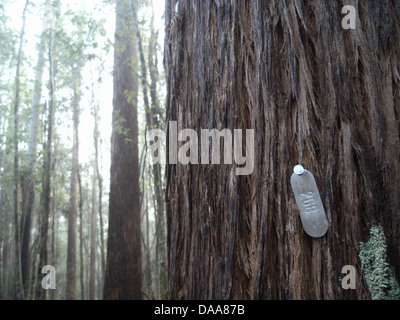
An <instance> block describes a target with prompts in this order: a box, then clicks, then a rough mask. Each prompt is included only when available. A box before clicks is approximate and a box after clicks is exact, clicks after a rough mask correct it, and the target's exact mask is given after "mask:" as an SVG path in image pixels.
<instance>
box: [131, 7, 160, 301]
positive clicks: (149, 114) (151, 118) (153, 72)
mask: <svg viewBox="0 0 400 320" xmlns="http://www.w3.org/2000/svg"><path fill="white" fill-rule="evenodd" d="M130 3H131V10H132V15H133V25H134V27H135V31H136V37H137V39H138V48H139V57H140V66H141V79H142V90H143V100H144V105H145V113H146V121H147V127H148V128H151V129H154V128H161V124H160V119H159V117H160V115H159V113H158V112H159V110H160V107H159V103H158V97H157V65H156V62H155V61H157V58H156V56H157V52H156V46H157V38H156V34H155V32H154V25H153V24H154V22H153V20H154V14H153V17H152V24H151V35H150V43H149V68H148V69H149V73H150V79H151V84H150V96H151V106H150V102H149V98H148V91H147V86H148V82H147V65H146V60H145V55H144V49H143V41H142V37H141V33H140V29H139V23H138V18H137V11H136V6H135V3H134V1H133V0H130ZM154 60H155V61H154ZM152 169H153V170H152V172H153V181H154V189H155V192H154V193H155V202H156V263H157V267H156V272H157V281H158V284H157V288H158V289H159V290H157V296H158V297H160V298H162V299H163V298H165V293H166V291H167V290H166V287H167V277H166V276H167V270H166V269H167V268H166V263H167V262H166V253H165V247H166V244H165V242H166V241H165V219H164V214H165V209H164V196H163V191H162V178H161V166H160V165H159V164H155V165H154V166H153V168H152Z"/></svg>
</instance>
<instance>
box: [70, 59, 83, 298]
mask: <svg viewBox="0 0 400 320" xmlns="http://www.w3.org/2000/svg"><path fill="white" fill-rule="evenodd" d="M78 69H79V70H78V72H77V77H76V78H75V82H74V98H73V102H72V107H73V149H72V171H71V192H70V209H69V214H68V250H67V300H75V299H76V271H77V270H76V255H77V244H76V238H77V236H76V234H77V216H78V204H79V176H78V175H79V134H78V127H79V104H80V99H81V74H80V72H81V70H80V68H79V67H78ZM82 294H83V292H82Z"/></svg>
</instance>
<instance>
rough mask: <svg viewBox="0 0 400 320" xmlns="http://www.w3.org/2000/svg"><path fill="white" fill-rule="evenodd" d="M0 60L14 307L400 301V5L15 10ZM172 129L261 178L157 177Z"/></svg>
mask: <svg viewBox="0 0 400 320" xmlns="http://www.w3.org/2000/svg"><path fill="white" fill-rule="evenodd" d="M347 5H351V6H353V7H354V11H355V12H354V14H353V19H354V21H353V22H354V25H355V26H356V28H355V29H346V28H344V27H343V25H342V20H343V18H344V14H343V11H342V9H343V8H344V7H345V6H347ZM0 43H1V45H0V299H23V300H28V299H29V300H34V299H35V300H44V299H51V300H52V299H67V300H74V299H83V300H86V299H90V300H93V299H107V300H126V299H185V300H186V299H189V300H193V299H206V300H211V299H218V300H222V299H224V300H229V299H234V300H236V299H249V300H252V299H272V300H276V299H294V300H296V299H303V300H304V299H316V300H323V299H376V300H383V299H388V300H392V299H400V286H399V277H400V224H399V221H400V193H399V190H400V149H399V145H400V2H399V1H396V0H382V1H376V0H360V1H358V0H326V1H322V0H307V1H305V0H304V1H301V0H279V1H278V0H276V1H275V0H251V1H248V0H220V1H211V0H210V1H208V0H165V1H158V0H103V1H100V0H96V1H95V0H94V1H78V0H69V1H61V0H42V1H39V0H37V1H33V0H32V1H30V0H0ZM170 121H176V122H178V126H179V129H180V128H190V129H193V130H196V131H197V132H199V130H201V129H209V130H211V129H217V130H223V129H229V130H231V131H232V130H235V129H253V130H254V133H255V139H254V140H255V141H254V144H255V145H254V148H255V156H254V172H253V174H251V175H248V176H236V175H235V174H233V172H234V169H236V164H227V165H218V164H210V165H195V164H190V165H182V164H177V165H172V164H171V165H166V166H165V167H164V166H161V165H159V164H154V163H152V161H150V159H149V157H148V156H147V153H146V151H147V149H148V147H149V143H151V141H148V140H147V139H146V136H147V133H148V131H149V130H150V129H154V128H157V129H162V130H165V129H166V123H167V122H170ZM244 140H245V139H244ZM225 143H226V141H224V145H225ZM220 146H222V144H220ZM245 150H246V148H245V147H243V152H245ZM169 151H170V150H167V156H168V153H169ZM196 152H197V151H196ZM297 164H302V165H303V166H304V167H305V168H306V169H307V170H309V171H310V172H312V173H313V175H314V176H315V178H316V183H317V185H318V189H319V191H320V194H321V199H322V202H323V204H324V208H325V212H326V215H327V218H328V221H329V230H328V232H327V233H326V235H324V236H323V237H321V238H311V237H309V236H308V235H307V234H306V233H305V232H304V230H303V226H302V224H301V221H300V216H299V208H298V207H297V205H296V202H295V199H294V196H293V192H292V188H291V186H290V177H291V175H292V173H293V167H294V166H295V165H297ZM47 265H51V266H54V267H55V269H56V286H57V287H56V290H44V289H43V288H42V279H43V277H44V276H45V275H44V274H42V268H43V267H44V266H47ZM345 266H351V267H352V268H353V269H354V270H355V275H354V282H355V285H354V288H351V289H348V290H346V289H345V288H344V287H345V286H343V283H342V280H343V279H344V278H343V277H344V274H343V273H342V270H343V268H344V267H345Z"/></svg>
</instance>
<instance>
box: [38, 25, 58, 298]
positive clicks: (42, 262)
mask: <svg viewBox="0 0 400 320" xmlns="http://www.w3.org/2000/svg"><path fill="white" fill-rule="evenodd" d="M53 47H54V34H53V31H50V39H49V64H50V66H49V78H50V101H49V104H48V117H47V142H46V144H45V146H44V150H45V157H44V168H43V169H44V170H43V193H42V197H41V211H42V212H41V219H40V224H39V225H40V244H39V263H38V277H37V279H38V280H39V279H41V278H42V268H43V267H44V266H46V265H48V234H49V217H50V210H51V208H50V204H51V166H52V158H53V127H54V115H55V91H54V90H55V80H54V79H55V73H54V70H55V68H54V57H53V50H54V48H53ZM46 295H47V293H46V290H43V289H42V286H41V281H38V282H37V287H36V299H37V300H42V299H43V300H45V299H46Z"/></svg>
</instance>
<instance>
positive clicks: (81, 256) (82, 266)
mask: <svg viewBox="0 0 400 320" xmlns="http://www.w3.org/2000/svg"><path fill="white" fill-rule="evenodd" d="M78 189H79V261H80V272H79V275H80V285H81V300H85V273H84V269H85V259H84V256H85V255H84V253H83V244H84V243H83V194H82V193H83V192H82V180H81V173H80V170H78Z"/></svg>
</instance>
